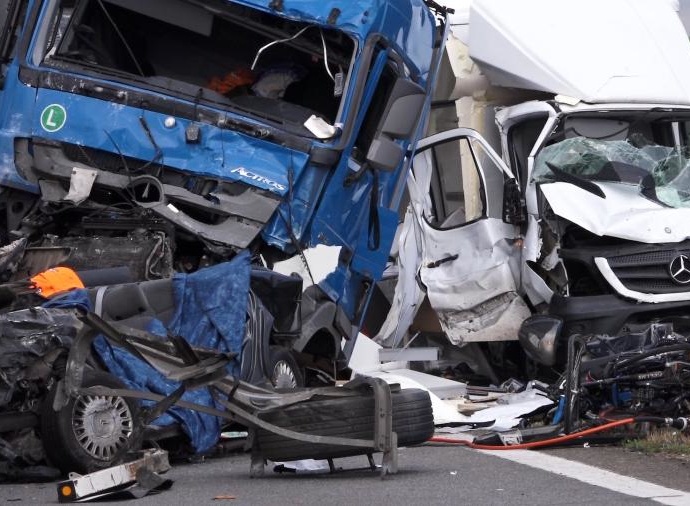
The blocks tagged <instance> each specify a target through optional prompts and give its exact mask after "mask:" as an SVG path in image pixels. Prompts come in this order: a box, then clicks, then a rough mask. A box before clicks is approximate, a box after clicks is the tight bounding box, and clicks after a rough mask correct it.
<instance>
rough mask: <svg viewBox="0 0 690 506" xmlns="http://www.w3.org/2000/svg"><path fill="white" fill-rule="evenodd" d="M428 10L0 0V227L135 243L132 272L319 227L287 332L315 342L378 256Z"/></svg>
mask: <svg viewBox="0 0 690 506" xmlns="http://www.w3.org/2000/svg"><path fill="white" fill-rule="evenodd" d="M445 14H446V13H445V10H444V9H443V8H442V7H439V6H438V5H436V4H435V3H434V2H432V1H430V0H358V1H336V0H319V1H317V0H146V1H140V0H139V1H137V0H4V1H2V0H0V26H2V32H0V33H1V34H2V38H1V40H0V58H1V60H0V61H1V62H2V79H1V89H0V185H1V188H2V194H1V195H2V196H1V197H0V206H2V209H1V212H0V220H2V223H0V236H1V239H2V244H8V243H10V242H11V241H13V240H17V239H20V238H23V239H26V240H27V241H28V242H29V244H30V245H32V247H33V248H34V250H35V253H36V254H37V255H38V253H41V254H43V257H41V258H43V260H41V261H44V260H45V256H46V255H48V253H46V252H49V254H50V255H58V256H59V255H60V254H63V253H64V250H65V248H71V249H72V250H74V249H75V248H76V249H78V245H79V244H83V241H89V240H90V242H89V246H88V248H86V249H87V250H88V252H87V253H84V254H85V255H87V256H89V255H90V256H89V258H90V259H91V261H93V259H94V258H96V257H99V258H101V257H104V256H107V255H108V254H109V255H110V256H114V257H118V258H119V260H117V259H115V260H113V262H111V263H113V265H116V264H117V262H118V261H120V262H122V261H129V260H131V259H133V258H134V257H136V256H139V257H141V258H142V261H141V265H140V266H138V267H137V269H138V271H137V272H138V274H137V275H136V276H135V278H136V279H150V278H155V277H162V276H165V275H169V274H170V273H172V272H190V271H194V270H196V269H198V268H200V267H203V266H206V265H212V264H214V263H219V262H222V261H225V260H228V259H231V258H233V257H234V256H235V255H236V254H237V253H238V252H240V251H243V250H249V251H250V252H251V253H252V255H253V256H254V258H257V259H261V261H262V262H263V263H264V264H265V265H267V266H268V267H269V268H270V267H271V265H272V263H273V262H275V261H277V260H281V259H285V258H289V257H291V256H295V255H299V254H300V253H301V252H302V251H303V250H305V249H307V248H310V247H312V246H315V245H317V244H325V245H329V246H338V247H340V254H339V259H338V267H337V268H336V269H335V271H333V272H332V273H331V274H330V275H329V276H328V277H327V278H326V279H325V280H324V281H322V282H321V283H320V284H319V289H318V293H317V292H316V291H314V292H311V293H310V294H307V293H305V294H304V296H303V298H304V300H303V301H302V302H303V304H304V305H305V307H309V308H310V310H309V313H310V314H304V310H303V316H304V318H305V321H308V322H309V324H308V325H306V326H305V327H304V328H308V329H309V330H308V333H309V335H303V336H302V338H301V339H299V340H298V342H299V343H300V344H299V347H300V349H299V350H298V351H311V352H312V353H315V354H318V355H322V356H325V357H329V358H330V359H331V360H335V359H336V358H337V356H338V354H339V353H340V352H341V350H340V342H341V339H342V337H352V336H353V335H354V333H356V331H357V328H358V326H359V325H360V323H361V321H362V317H363V313H364V311H365V308H366V306H367V303H368V300H369V297H370V293H371V289H372V286H373V284H374V283H375V281H376V280H378V279H379V278H380V276H381V274H382V272H383V269H384V267H385V264H386V261H387V259H388V255H389V251H390V247H391V244H392V241H393V236H394V233H395V229H396V226H397V224H398V206H399V203H400V199H401V195H402V193H403V189H404V185H405V180H406V176H407V168H408V160H409V157H407V156H406V153H407V152H408V150H409V149H410V148H412V147H413V146H414V143H415V141H416V139H417V138H419V136H420V133H421V132H422V131H423V128H424V124H425V120H426V115H427V111H428V107H429V101H430V96H431V93H430V91H431V90H432V89H433V85H434V75H435V71H436V66H437V59H438V55H440V54H441V51H440V50H439V49H440V46H441V45H442V41H443V40H444V34H443V33H442V32H443V30H444V27H445V22H444V16H445ZM80 241H82V242H81V243H80ZM94 241H95V242H94ZM94 244H95V245H94ZM96 249H97V250H98V252H95V250H96ZM135 250H136V251H135ZM142 251H143V252H144V253H143V254H142ZM135 252H136V254H135ZM39 256H40V255H38V256H36V257H35V258H39ZM51 258H52V259H53V261H54V260H55V258H54V256H53V257H51ZM41 261H38V260H36V262H38V263H41ZM33 267H36V266H33ZM36 268H37V267H36ZM137 269H133V270H137ZM34 270H35V269H34ZM324 308H326V309H324ZM316 315H319V316H318V317H317V316H316ZM310 318H311V320H310Z"/></svg>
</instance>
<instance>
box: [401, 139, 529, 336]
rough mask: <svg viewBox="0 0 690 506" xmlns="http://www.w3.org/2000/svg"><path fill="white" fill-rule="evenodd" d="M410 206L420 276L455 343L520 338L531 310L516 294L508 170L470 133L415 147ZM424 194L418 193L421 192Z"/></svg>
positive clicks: (516, 243) (515, 235) (515, 232)
mask: <svg viewBox="0 0 690 506" xmlns="http://www.w3.org/2000/svg"><path fill="white" fill-rule="evenodd" d="M412 171H413V174H412V179H413V180H414V181H416V182H417V183H419V182H421V181H423V182H424V184H425V185H427V186H428V187H427V192H426V194H424V193H425V192H424V191H419V192H412V193H411V199H412V200H413V202H412V205H411V206H410V208H411V209H412V212H413V213H415V218H416V220H415V221H416V222H417V224H418V225H417V226H418V227H419V228H420V234H419V238H420V241H421V245H420V246H421V247H420V248H419V258H418V276H419V278H418V279H419V281H420V282H421V284H422V286H423V287H425V289H426V295H427V297H428V299H429V302H430V304H431V306H432V308H433V309H434V310H435V311H436V313H437V315H438V318H439V322H440V324H441V326H442V328H443V330H444V331H445V333H446V334H447V336H448V338H449V339H450V341H451V342H453V344H457V345H460V344H463V343H468V342H481V341H505V340H514V339H517V331H518V329H519V327H520V324H521V323H522V321H523V320H524V319H525V318H527V317H528V316H529V315H530V310H529V308H528V307H527V305H526V304H525V302H524V301H523V299H522V297H521V296H520V295H519V294H518V290H517V287H518V286H520V283H519V272H520V269H519V260H520V254H521V247H522V239H521V237H520V231H519V228H518V227H517V226H515V225H512V224H508V223H505V222H504V221H503V203H504V198H503V192H504V184H505V182H506V181H507V180H511V179H512V180H514V176H513V174H512V172H511V171H510V169H509V168H508V167H507V166H506V165H505V164H504V163H503V161H502V160H501V158H500V157H499V156H498V155H497V154H496V152H495V151H494V150H493V149H492V148H491V146H489V144H488V143H487V142H486V141H485V140H484V139H483V138H482V137H481V136H480V135H479V134H478V133H477V132H475V131H474V130H471V129H468V128H458V129H455V130H450V131H447V132H442V133H439V134H435V135H432V136H430V137H427V138H425V139H423V140H421V141H420V142H419V143H418V144H417V148H416V152H415V155H414V158H413V161H412ZM420 189H421V188H420Z"/></svg>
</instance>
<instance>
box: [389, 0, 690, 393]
mask: <svg viewBox="0 0 690 506" xmlns="http://www.w3.org/2000/svg"><path fill="white" fill-rule="evenodd" d="M583 5H584V4H582V3H581V2H578V5H577V9H572V5H571V4H569V3H563V4H559V5H558V6H556V5H553V4H550V3H549V4H548V6H547V3H546V2H542V1H540V0H535V1H533V2H528V3H524V2H522V3H520V5H518V4H516V3H511V2H509V1H490V0H471V1H459V2H454V3H453V6H454V7H456V10H457V12H458V14H457V15H455V16H451V20H450V22H451V25H452V28H451V35H450V36H449V40H448V41H447V44H446V55H445V58H444V60H443V64H442V67H441V71H440V74H439V79H438V85H437V88H436V95H435V106H436V107H435V109H434V110H433V114H432V116H431V120H430V133H431V134H432V135H430V136H429V137H428V138H426V139H423V140H421V141H420V142H419V143H418V144H417V145H416V150H415V153H414V159H413V165H412V176H411V178H410V181H409V193H410V201H411V205H410V208H409V212H408V214H407V216H406V222H405V224H404V226H403V229H402V231H401V233H400V238H401V239H400V241H399V247H398V248H397V251H398V252H399V257H398V259H399V261H398V264H399V268H400V269H399V270H400V274H399V276H398V285H397V287H396V292H395V296H394V297H393V298H392V301H393V307H392V310H391V312H390V314H389V315H388V319H387V321H386V322H385V323H384V325H383V327H382V328H381V330H380V332H379V333H378V335H377V336H376V340H377V341H378V342H381V343H384V344H385V345H387V346H392V347H398V346H401V343H403V341H404V339H406V338H409V337H410V336H412V335H414V332H415V331H417V330H422V331H424V330H425V329H424V328H423V327H420V326H419V325H418V324H417V322H415V320H414V315H415V312H416V311H417V310H418V309H419V308H421V307H424V305H423V304H422V301H423V300H425V298H426V300H428V303H429V305H430V307H431V308H432V309H433V311H434V312H435V315H436V317H437V320H438V321H437V322H436V326H437V328H436V329H434V330H436V331H437V333H440V334H443V335H445V336H446V337H447V339H448V340H449V341H450V342H451V343H452V344H453V345H457V346H462V347H464V349H468V350H469V349H470V348H471V349H473V350H474V351H475V353H480V354H482V355H483V356H485V357H486V359H487V360H485V361H483V362H481V361H479V360H476V361H475V362H476V363H478V364H479V366H481V368H482V373H483V374H484V375H486V376H488V377H489V378H491V379H492V381H495V379H496V374H494V373H493V371H492V368H491V363H493V366H494V367H496V368H497V369H500V368H501V367H502V365H503V364H504V362H505V361H506V360H507V359H510V360H512V361H513V362H517V365H518V366H519V367H520V368H521V371H520V374H527V375H530V374H531V375H534V374H535V373H537V372H539V371H540V370H541V371H543V370H544V369H546V370H552V369H554V368H555V369H556V370H557V372H561V371H562V370H563V369H564V368H565V364H566V363H567V348H568V346H567V343H568V339H569V337H570V336H572V335H575V334H578V335H583V336H588V335H599V336H619V335H626V334H631V333H640V332H645V331H646V329H649V327H650V325H651V326H653V325H657V324H671V325H673V329H674V331H675V332H678V333H680V334H686V333H687V331H688V325H687V321H688V320H687V313H688V308H689V307H690V306H689V301H690V292H688V283H689V282H690V276H688V275H687V273H686V265H688V261H687V259H688V251H687V249H688V244H687V240H688V237H690V229H689V228H688V223H690V221H689V220H688V217H689V214H688V209H687V198H688V197H687V196H688V191H689V187H688V184H687V183H688V177H687V172H688V170H689V169H688V159H687V151H688V121H690V87H689V85H688V83H690V43H689V42H688V38H687V34H686V32H685V30H684V28H683V26H682V24H681V22H680V20H679V18H678V16H677V13H676V12H674V10H673V8H672V7H671V6H670V5H668V4H663V5H661V4H659V5H656V4H655V5H652V4H650V3H648V2H637V1H632V2H617V1H612V2H606V4H605V5H601V4H599V3H596V2H591V3H587V4H586V5H587V6H588V7H589V8H591V10H592V11H596V12H597V15H596V16H594V17H591V18H590V17H589V16H587V15H586V14H585V13H586V12H588V7H585V6H583ZM574 11H577V13H576V12H574ZM533 12H542V13H544V15H543V16H534V15H533ZM546 12H548V15H547V14H546ZM580 15H581V16H583V17H582V18H581V19H580V18H577V19H575V18H574V17H573V16H575V17H577V16H580ZM585 17H586V19H585ZM547 19H548V20H554V21H553V23H551V24H549V23H547V21H545V20H547ZM564 19H568V20H569V21H568V22H567V23H564V22H562V20H564ZM547 24H548V26H547ZM582 26H587V27H588V29H587V35H586V36H585V35H584V34H583V32H582ZM649 26H653V27H654V29H647V28H645V27H649ZM659 48H664V50H663V51H664V53H663V54H662V53H661V52H660V51H661V50H660V49H659ZM666 51H668V52H669V53H666ZM668 54H673V57H672V58H671V59H668V58H667V57H668ZM671 62H673V63H671ZM658 82H664V83H665V85H664V86H663V87H658V86H656V84H655V83H658ZM457 126H460V127H461V128H455V129H454V130H448V128H453V127H457ZM410 328H411V329H412V330H411V331H410V330H409V329H410ZM518 339H519V344H520V345H521V346H516V344H517V343H515V342H514V341H517V340H518ZM421 341H422V340H420V339H418V340H417V343H419V342H421ZM511 341H513V342H512V343H511ZM421 345H422V346H423V344H421ZM524 352H526V353H527V356H528V358H529V359H531V360H526V359H525V358H524ZM535 363H536V364H538V366H535V365H534V364H535ZM487 364H488V365H487ZM537 367H538V368H539V369H537Z"/></svg>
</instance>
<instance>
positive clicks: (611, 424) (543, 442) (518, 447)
mask: <svg viewBox="0 0 690 506" xmlns="http://www.w3.org/2000/svg"><path fill="white" fill-rule="evenodd" d="M634 422H635V419H634V418H623V419H622V420H616V421H614V422H609V423H606V424H604V425H598V426H596V427H590V428H589V429H585V430H583V431H580V432H574V433H572V434H565V435H563V436H558V437H554V438H550V439H543V440H541V441H532V442H531V443H521V444H517V445H509V446H494V445H482V444H475V443H473V442H472V441H466V440H462V439H453V438H449V437H439V436H434V437H432V438H431V439H429V442H431V443H451V444H458V445H463V446H469V447H470V448H474V449H476V450H527V449H530V448H539V447H541V446H549V445H551V444H557V443H562V442H564V441H570V440H571V439H577V438H579V437H582V436H588V435H590V434H596V433H597V432H603V431H605V430H609V429H613V428H614V427H620V426H621V425H628V424H630V423H634Z"/></svg>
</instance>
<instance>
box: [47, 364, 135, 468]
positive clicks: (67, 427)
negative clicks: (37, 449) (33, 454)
mask: <svg viewBox="0 0 690 506" xmlns="http://www.w3.org/2000/svg"><path fill="white" fill-rule="evenodd" d="M82 385H83V386H84V387H92V386H104V387H109V388H125V387H124V385H123V384H122V383H121V382H120V381H119V380H118V379H117V378H116V377H115V376H113V375H111V374H108V373H105V372H102V371H84V378H83V381H82ZM55 390H56V389H53V390H52V391H51V392H50V393H49V395H48V396H47V398H46V400H45V404H44V406H43V413H42V417H41V435H42V439H43V447H44V448H45V451H46V456H47V457H48V460H49V461H50V462H51V463H52V464H53V465H54V466H55V467H57V468H58V469H60V470H61V471H62V472H63V473H68V472H73V471H74V472H77V473H80V474H86V473H91V472H93V471H97V470H99V469H105V468H108V467H111V466H114V465H117V464H118V463H120V462H121V460H122V459H123V458H124V457H125V455H126V454H127V453H128V452H129V451H130V450H137V449H139V448H138V447H139V446H140V445H141V438H138V437H135V436H136V434H135V433H134V431H135V430H141V429H140V424H139V423H138V416H139V406H138V404H137V402H136V401H135V400H134V399H127V398H124V397H119V396H102V395H101V396H92V395H80V396H78V397H77V398H76V399H71V400H70V401H69V403H68V404H67V405H66V406H65V407H64V408H63V409H62V410H60V411H55V410H53V407H52V406H53V399H54V398H55ZM137 428H139V429H137ZM97 429H100V432H99V433H95V430H97Z"/></svg>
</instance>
